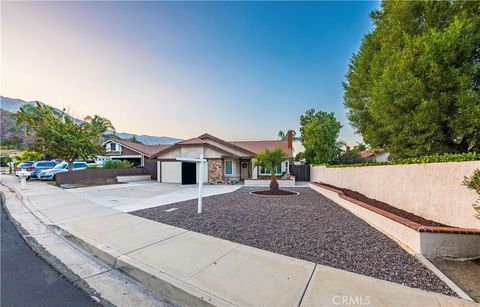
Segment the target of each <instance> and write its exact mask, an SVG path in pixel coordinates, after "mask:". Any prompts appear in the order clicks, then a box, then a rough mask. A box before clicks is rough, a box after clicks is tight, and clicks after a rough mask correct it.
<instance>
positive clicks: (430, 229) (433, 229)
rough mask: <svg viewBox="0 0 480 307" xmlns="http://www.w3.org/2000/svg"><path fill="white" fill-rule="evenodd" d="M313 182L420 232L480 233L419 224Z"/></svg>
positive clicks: (471, 230) (466, 229)
mask: <svg viewBox="0 0 480 307" xmlns="http://www.w3.org/2000/svg"><path fill="white" fill-rule="evenodd" d="M312 184H314V185H316V186H319V187H321V188H323V189H327V190H330V191H332V192H335V193H337V194H338V196H339V197H340V198H343V199H345V200H348V201H349V202H352V203H354V204H356V205H358V206H360V207H363V208H365V209H368V210H370V211H373V212H375V213H377V214H380V215H382V216H384V217H386V218H389V219H391V220H393V221H395V222H397V223H400V224H402V225H405V226H407V227H409V228H412V229H414V230H416V231H418V232H434V233H455V234H468V235H480V229H474V228H459V227H449V226H424V225H421V224H418V223H416V222H413V221H411V220H408V219H406V218H404V217H401V216H398V215H396V214H393V213H391V212H388V211H385V210H382V209H379V208H377V207H374V206H372V205H369V204H367V203H364V202H362V201H360V200H357V199H354V198H351V197H348V196H347V195H345V193H343V191H341V190H338V189H335V188H332V187H329V186H325V185H323V184H321V183H319V182H312Z"/></svg>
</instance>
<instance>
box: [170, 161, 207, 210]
mask: <svg viewBox="0 0 480 307" xmlns="http://www.w3.org/2000/svg"><path fill="white" fill-rule="evenodd" d="M176 160H177V161H185V162H195V163H200V165H199V167H198V177H199V178H198V207H197V212H198V213H202V189H203V168H204V163H205V162H206V161H207V160H206V159H204V158H203V154H200V158H198V159H197V158H187V157H185V158H182V157H178V158H177V159H176Z"/></svg>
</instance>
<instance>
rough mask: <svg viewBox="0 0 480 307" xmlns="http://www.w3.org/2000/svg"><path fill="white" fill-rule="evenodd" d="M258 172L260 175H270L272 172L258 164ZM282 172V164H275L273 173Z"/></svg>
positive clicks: (278, 173)
mask: <svg viewBox="0 0 480 307" xmlns="http://www.w3.org/2000/svg"><path fill="white" fill-rule="evenodd" d="M259 173H260V175H271V174H272V172H271V171H270V169H269V168H266V167H262V166H260V168H259ZM281 174H282V165H281V164H279V165H277V166H275V175H281Z"/></svg>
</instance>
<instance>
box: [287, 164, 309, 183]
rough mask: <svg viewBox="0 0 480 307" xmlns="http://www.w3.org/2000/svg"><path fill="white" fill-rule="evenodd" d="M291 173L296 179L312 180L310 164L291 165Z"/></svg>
mask: <svg viewBox="0 0 480 307" xmlns="http://www.w3.org/2000/svg"><path fill="white" fill-rule="evenodd" d="M290 175H292V176H295V181H310V165H307V164H304V165H290Z"/></svg>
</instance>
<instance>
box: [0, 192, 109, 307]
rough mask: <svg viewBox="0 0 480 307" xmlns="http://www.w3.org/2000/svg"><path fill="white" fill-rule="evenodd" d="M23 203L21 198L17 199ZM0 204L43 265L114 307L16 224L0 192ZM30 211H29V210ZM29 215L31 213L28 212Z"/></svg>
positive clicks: (98, 299) (97, 299)
mask: <svg viewBox="0 0 480 307" xmlns="http://www.w3.org/2000/svg"><path fill="white" fill-rule="evenodd" d="M0 184H1V185H2V186H4V187H6V188H8V189H9V190H10V191H12V192H14V193H15V194H16V195H17V196H18V193H17V191H15V189H12V188H10V187H8V186H7V185H5V184H3V183H0ZM19 200H20V201H21V202H22V203H23V198H19ZM0 203H1V210H2V211H3V213H4V214H5V215H6V218H7V219H8V220H9V221H10V222H12V225H13V226H14V227H15V229H16V231H17V232H18V233H19V234H20V236H21V237H22V239H23V240H24V241H25V243H26V244H27V245H28V246H29V247H30V249H32V251H33V252H34V253H35V255H37V256H38V257H40V258H41V259H42V260H43V261H44V262H45V263H47V264H48V265H49V266H50V267H51V268H52V269H53V270H55V271H56V272H58V273H59V274H60V277H61V278H64V279H65V280H67V281H68V282H69V283H70V284H71V285H72V286H74V287H76V288H78V289H80V290H82V291H83V292H84V293H85V294H86V295H87V296H88V297H90V298H91V299H92V300H93V301H95V302H97V303H98V304H100V305H102V306H106V307H110V306H115V305H114V304H112V303H111V302H110V301H108V300H106V299H105V298H103V297H102V296H101V295H100V293H98V292H97V291H96V290H95V289H93V288H92V287H90V286H89V285H88V283H87V282H85V281H84V280H83V279H82V278H81V277H80V276H78V275H77V274H75V273H74V272H73V271H72V270H71V269H70V268H69V267H68V266H66V265H65V264H64V263H63V262H61V261H60V260H59V259H58V258H57V257H55V256H54V255H52V254H51V253H49V252H48V250H46V249H45V248H44V247H43V246H42V245H41V244H39V243H38V241H37V240H36V239H35V238H33V237H32V236H30V234H29V232H28V231H27V230H25V228H23V227H22V225H21V224H20V223H19V222H17V220H15V219H14V218H13V216H12V215H11V214H10V211H9V210H8V208H7V206H6V197H5V195H4V193H3V192H0ZM29 211H30V210H29ZM30 213H31V212H30Z"/></svg>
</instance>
